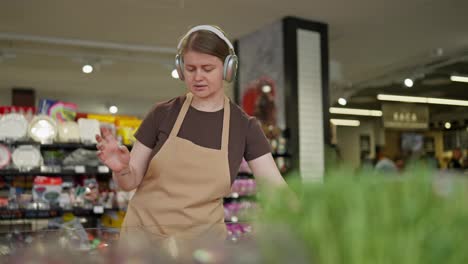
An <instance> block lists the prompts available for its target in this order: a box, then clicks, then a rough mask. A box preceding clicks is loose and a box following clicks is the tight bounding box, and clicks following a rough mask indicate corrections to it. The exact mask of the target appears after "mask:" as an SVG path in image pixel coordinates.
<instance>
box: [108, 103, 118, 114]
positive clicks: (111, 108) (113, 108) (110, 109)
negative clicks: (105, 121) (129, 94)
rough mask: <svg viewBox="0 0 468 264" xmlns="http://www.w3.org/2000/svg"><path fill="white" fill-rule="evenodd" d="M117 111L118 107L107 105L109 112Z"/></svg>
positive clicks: (114, 112)
mask: <svg viewBox="0 0 468 264" xmlns="http://www.w3.org/2000/svg"><path fill="white" fill-rule="evenodd" d="M118 111H119V108H118V107H117V106H115V105H112V106H111V107H109V112H110V113H111V114H116V113H117V112H118Z"/></svg>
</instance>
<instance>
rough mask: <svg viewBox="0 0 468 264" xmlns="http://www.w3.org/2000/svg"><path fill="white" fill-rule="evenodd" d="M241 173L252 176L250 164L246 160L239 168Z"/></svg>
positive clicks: (243, 160)
mask: <svg viewBox="0 0 468 264" xmlns="http://www.w3.org/2000/svg"><path fill="white" fill-rule="evenodd" d="M239 172H241V173H249V174H252V170H251V169H250V167H249V164H248V163H247V161H246V160H245V159H244V158H243V159H242V162H241V165H240V167H239Z"/></svg>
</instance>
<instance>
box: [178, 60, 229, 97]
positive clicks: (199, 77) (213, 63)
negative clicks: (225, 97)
mask: <svg viewBox="0 0 468 264" xmlns="http://www.w3.org/2000/svg"><path fill="white" fill-rule="evenodd" d="M184 77H185V80H184V81H185V84H186V85H187V87H188V89H189V90H190V92H191V93H192V94H193V95H194V96H197V97H200V98H209V97H212V96H214V95H218V94H219V93H224V90H223V62H222V61H221V60H220V59H219V58H218V57H216V56H213V55H209V54H205V53H199V52H196V51H188V52H186V53H185V54H184Z"/></svg>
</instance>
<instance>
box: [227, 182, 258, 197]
mask: <svg viewBox="0 0 468 264" xmlns="http://www.w3.org/2000/svg"><path fill="white" fill-rule="evenodd" d="M231 191H232V193H235V194H237V195H240V196H245V195H254V194H255V193H256V183H255V180H254V179H236V180H235V181H234V182H233V184H232V187H231Z"/></svg>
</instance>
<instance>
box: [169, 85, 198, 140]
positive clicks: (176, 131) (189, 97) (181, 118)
mask: <svg viewBox="0 0 468 264" xmlns="http://www.w3.org/2000/svg"><path fill="white" fill-rule="evenodd" d="M192 98H193V95H192V93H188V94H187V95H186V97H185V101H184V104H183V105H182V108H181V109H180V113H179V115H178V116H177V120H176V122H175V123H174V127H173V128H172V130H171V136H172V137H177V135H178V134H179V130H180V127H181V126H182V122H183V121H184V118H185V115H186V114H187V111H188V110H189V107H190V104H191V103H192Z"/></svg>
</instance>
